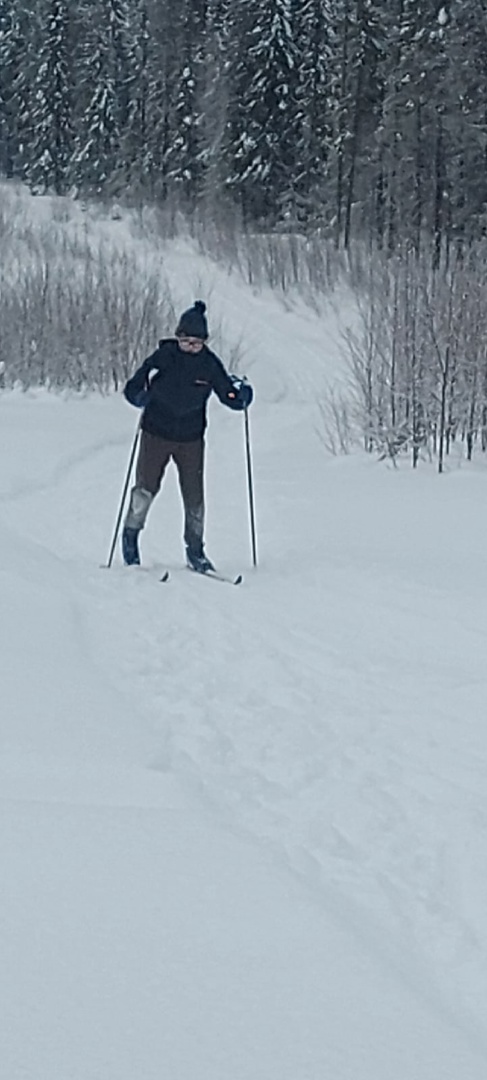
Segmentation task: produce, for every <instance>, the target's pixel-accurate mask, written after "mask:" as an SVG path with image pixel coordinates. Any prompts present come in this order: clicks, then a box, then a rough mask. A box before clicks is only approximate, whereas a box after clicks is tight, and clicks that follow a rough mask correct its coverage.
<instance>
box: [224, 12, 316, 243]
mask: <svg viewBox="0 0 487 1080" xmlns="http://www.w3.org/2000/svg"><path fill="white" fill-rule="evenodd" d="M292 7H293V5H292V0H268V2H267V3H266V4H264V5H262V4H261V3H260V0H248V2H247V3H246V4H245V5H242V6H241V7H240V9H239V11H238V14H237V15H236V17H235V20H234V27H233V40H232V45H231V47H232V49H233V50H234V69H233V73H232V87H231V98H230V102H229V112H228V121H227V139H226V161H227V168H228V174H229V175H228V187H229V190H230V191H231V192H232V194H233V195H234V197H235V198H236V199H237V200H238V201H239V202H240V204H241V206H242V209H243V212H244V215H245V217H246V218H247V219H250V220H251V219H256V218H257V219H261V220H267V221H269V222H272V221H276V220H277V219H279V218H283V217H285V216H286V214H287V213H291V214H293V211H294V205H295V191H294V187H295V181H296V175H297V171H299V165H298V169H297V159H296V147H297V140H298V129H299V105H298V78H299V75H298V54H297V47H296V42H295V39H294V33H295V26H294V25H293V19H292Z"/></svg>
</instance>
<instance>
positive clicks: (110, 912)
mask: <svg viewBox="0 0 487 1080" xmlns="http://www.w3.org/2000/svg"><path fill="white" fill-rule="evenodd" d="M36 206H37V207H38V208H39V212H41V211H42V212H45V213H46V215H47V217H49V213H50V212H51V211H50V209H49V203H48V200H36ZM26 212H27V210H26ZM74 215H75V210H74V209H73V221H72V228H73V229H74V230H76V228H81V229H82V230H84V229H85V227H86V221H85V219H84V218H83V217H82V216H81V217H80V215H79V214H78V218H79V220H78V222H77V224H76V223H75V222H74ZM65 227H66V228H68V227H71V226H68V224H66V226H65ZM93 242H94V243H98V242H103V243H105V244H107V245H108V246H110V244H115V245H117V244H118V245H119V246H120V250H121V251H123V250H124V249H126V248H127V247H133V248H135V247H137V250H138V251H139V253H140V259H141V265H144V264H145V261H146V260H147V263H148V264H151V265H152V264H154V265H157V266H158V267H159V266H160V267H161V281H162V280H163V278H162V275H163V274H165V275H166V277H167V281H168V282H170V286H171V290H172V295H173V300H174V304H175V306H176V308H177V309H182V308H183V307H186V306H187V303H188V289H190V290H192V295H191V299H192V298H193V296H196V295H204V296H205V298H206V299H207V300H208V302H209V305H210V309H211V319H212V326H214V327H215V328H216V342H215V344H216V346H218V342H219V335H221V337H222V339H224V341H225V346H226V348H227V349H228V352H229V354H230V355H234V354H236V353H237V352H238V354H239V358H240V365H239V366H240V370H241V371H242V372H244V371H245V372H247V374H248V375H249V377H250V378H251V380H252V382H253V383H254V384H255V386H256V390H257V394H256V401H255V404H254V405H253V406H252V410H251V414H250V417H251V431H252V439H253V452H254V467H255V484H256V504H257V525H258V548H259V569H258V571H257V572H256V573H255V572H253V571H252V569H250V568H249V562H250V554H249V536H248V520H247V504H246V476H245V459H244V444H243V431H242V425H241V418H239V417H235V416H234V415H231V414H230V413H229V412H228V411H227V410H224V409H222V408H221V407H220V406H219V405H218V404H217V403H215V404H212V406H211V408H210V434H209V439H208V457H207V461H208V475H207V503H208V528H207V546H208V551H209V553H210V555H211V557H212V558H214V559H215V561H216V562H217V564H218V565H219V567H220V568H221V570H222V571H224V572H227V573H234V572H236V571H241V570H243V571H244V573H245V583H244V586H243V587H242V588H239V589H232V588H227V587H225V586H220V585H217V584H216V583H211V582H208V581H204V580H200V579H198V578H197V577H195V576H194V575H190V574H189V573H188V572H187V571H185V570H184V569H183V567H182V547H181V535H180V534H181V524H182V522H181V507H180V502H179V495H178V492H177V487H176V483H175V479H174V475H173V474H172V473H170V474H169V475H168V477H167V479H166V481H165V485H164V489H163V493H162V494H161V496H160V498H159V499H158V500H157V502H156V504H155V505H154V507H153V509H152V511H151V516H150V521H149V524H148V527H147V529H146V531H145V534H144V538H143V558H144V562H145V563H146V565H147V567H148V572H144V571H141V572H138V571H126V570H125V569H124V568H122V567H121V566H120V564H119V562H118V561H117V563H116V565H115V566H114V568H113V569H112V570H111V571H110V572H107V571H102V570H100V569H99V567H100V564H102V563H103V562H104V560H105V559H106V556H107V553H108V548H109V541H110V538H111V531H112V528H113V522H114V518H115V514H116V510H117V505H118V498H119V495H120V491H121V487H122V480H123V475H124V471H125V468H126V465H127V460H128V454H129V449H130V445H131V442H132V439H133V436H134V432H135V425H136V422H137V416H136V414H135V412H134V411H132V410H130V409H129V407H128V406H127V405H126V404H125V403H124V402H123V401H122V400H121V399H120V398H112V399H108V400H107V399H102V398H100V397H97V396H94V395H93V396H88V397H86V399H84V400H74V399H70V398H69V397H68V398H66V399H63V398H62V397H53V396H49V395H47V394H42V393H28V394H25V395H20V394H15V393H14V394H10V393H1V394H0V560H1V561H0V565H1V567H2V569H1V571H0V596H1V603H2V619H1V620H0V664H1V685H2V704H3V707H2V709H1V711H0V811H1V828H0V865H1V866H2V886H1V887H0V955H1V956H2V964H3V961H4V960H5V964H4V965H3V969H4V971H5V974H3V975H1V976H0V1008H1V1009H2V1015H3V1016H4V1017H5V1018H6V1022H5V1029H6V1039H4V1040H3V1043H2V1045H1V1046H0V1077H1V1080H3V1077H4V1076H5V1080H61V1077H62V1078H63V1080H64V1078H65V1077H68V1076H69V1078H70V1080H135V1077H137V1080H156V1077H157V1078H158V1080H159V1078H160V1076H161V1075H162V1074H164V1075H166V1074H167V1075H168V1076H170V1077H171V1080H195V1078H196V1077H197V1078H198V1080H323V1078H324V1077H326V1078H327V1080H328V1078H329V1080H391V1078H393V1080H412V1077H414V1078H415V1080H437V1078H438V1080H439V1078H440V1077H441V1080H458V1078H459V1077H460V1076H461V1077H462V1078H465V1080H485V1075H486V1069H487V1028H486V1024H485V1015H486V1010H485V1002H486V1001H487V923H486V919H485V912H486V911H487V884H486V883H487V855H486V852H487V792H486V785H485V775H486V769H487V736H486V726H485V716H486V705H485V701H486V692H487V675H486V672H485V647H486V639H487V629H486V624H485V610H484V608H485V602H484V598H485V594H486V591H487V562H486V560H485V551H484V548H485V541H484V538H485V534H486V531H487V509H486V507H487V503H486V500H485V482H486V472H485V468H484V467H483V465H482V463H480V464H476V465H474V466H473V467H466V466H464V467H462V468H460V467H458V468H455V462H452V463H451V464H450V469H451V471H450V472H449V473H448V474H447V475H445V476H444V477H442V478H441V480H440V479H439V478H438V477H437V476H436V475H435V474H434V473H433V472H432V470H431V469H430V468H428V467H427V466H422V467H421V469H420V470H419V471H418V472H417V473H412V471H411V470H410V469H409V468H408V467H407V466H405V467H404V468H401V469H399V470H392V469H388V468H387V467H386V466H385V465H379V464H377V463H375V462H373V461H371V460H364V458H363V457H361V456H357V457H350V458H347V459H343V460H337V461H330V460H329V459H328V458H327V457H326V454H325V451H324V448H323V444H322V441H321V438H320V415H319V403H320V400H321V397H322V395H323V391H324V388H325V387H326V385H327V383H328V382H329V381H330V380H332V379H333V378H334V377H336V375H337V373H339V371H340V370H342V368H341V365H342V357H341V353H340V333H341V329H342V328H343V326H344V324H346V322H347V321H351V318H352V314H351V311H350V303H349V300H348V299H347V298H346V297H345V298H343V297H340V298H339V299H340V300H343V305H342V310H341V311H340V313H339V316H338V315H337V314H335V308H334V307H332V306H330V305H329V304H325V303H324V302H323V305H322V308H321V311H318V310H316V311H312V310H311V308H307V307H305V305H304V304H303V302H302V300H301V299H300V298H299V297H287V298H286V302H285V304H282V303H280V302H278V301H277V300H276V298H275V297H274V296H273V294H272V293H270V292H266V291H261V292H258V291H257V290H252V289H249V288H247V287H246V286H244V285H243V284H242V282H241V281H240V280H239V278H238V276H237V274H235V273H232V272H229V271H228V270H224V269H221V268H219V267H217V266H216V265H215V264H214V263H213V262H211V261H210V260H209V259H206V258H204V257H203V256H201V255H199V254H197V253H196V252H195V251H194V250H193V249H191V248H190V246H189V244H188V243H186V242H183V241H180V242H178V243H175V244H169V243H165V244H164V245H163V246H162V248H161V246H160V245H159V244H158V243H157V242H155V243H152V242H151V243H149V241H148V240H147V238H145V239H144V238H142V237H139V238H137V239H136V238H134V235H133V233H131V230H130V228H128V227H127V228H125V225H124V223H123V222H122V223H113V222H109V221H103V219H97V221H96V231H94V233H93ZM223 355H224V356H225V355H226V354H225V352H223ZM167 567H169V568H170V569H171V581H170V582H169V584H168V585H167V586H165V585H161V584H159V582H158V580H157V575H158V572H159V573H160V570H161V569H163V568H167ZM161 1063H163V1064H161Z"/></svg>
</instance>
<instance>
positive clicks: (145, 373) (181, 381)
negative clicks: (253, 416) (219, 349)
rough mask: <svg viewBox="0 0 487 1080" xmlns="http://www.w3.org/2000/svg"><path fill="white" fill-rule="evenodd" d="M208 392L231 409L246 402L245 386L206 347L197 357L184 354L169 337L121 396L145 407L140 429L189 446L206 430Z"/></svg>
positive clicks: (134, 376) (133, 377)
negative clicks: (187, 443) (123, 395)
mask: <svg viewBox="0 0 487 1080" xmlns="http://www.w3.org/2000/svg"><path fill="white" fill-rule="evenodd" d="M213 391H215V394H217V396H218V397H219V398H220V401H222V402H223V404H224V405H228V406H229V408H230V409H244V408H245V406H246V405H248V404H250V401H249V399H248V396H247V394H248V393H249V391H250V387H248V386H247V385H245V386H244V387H242V386H241V384H240V381H239V380H238V379H236V380H234V379H233V378H232V376H230V375H229V374H228V373H227V371H225V368H224V366H223V364H222V362H221V360H219V359H218V357H217V356H216V355H215V353H213V352H211V349H209V348H208V347H207V346H206V345H204V346H203V348H202V349H201V351H200V352H198V353H186V352H183V350H182V349H180V348H179V345H178V342H177V339H175V338H169V339H166V340H164V341H160V342H159V347H158V348H157V349H156V351H155V352H154V353H152V355H151V356H148V357H147V360H144V363H143V364H141V366H140V367H139V368H138V369H137V371H136V372H135V375H133V376H132V378H131V379H129V381H128V383H127V385H126V386H125V389H124V394H125V397H126V399H127V401H129V402H130V404H131V405H137V406H139V407H140V406H141V405H142V406H143V407H144V412H143V415H142V423H141V427H142V430H143V431H147V432H148V433H149V434H150V435H159V436H161V438H163V439H171V440H174V442H192V441H193V439H199V438H201V436H202V435H203V433H204V431H205V428H206V423H207V420H206V403H207V401H208V398H209V396H210V394H211V393H212V392H213ZM250 396H251V391H250Z"/></svg>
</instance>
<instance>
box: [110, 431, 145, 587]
mask: <svg viewBox="0 0 487 1080" xmlns="http://www.w3.org/2000/svg"><path fill="white" fill-rule="evenodd" d="M139 435H140V420H139V423H138V424H137V431H136V432H135V439H134V441H133V444H132V449H131V451H130V460H129V463H128V468H127V475H126V477H125V482H124V485H123V491H122V498H121V499H120V507H119V511H118V516H117V520H116V523H115V531H114V533H113V540H112V546H111V548H110V554H109V556H108V562H107V563H106V569H107V570H109V569H110V567H111V565H112V562H113V555H114V552H115V544H116V543H117V539H118V534H119V531H120V522H121V520H122V514H123V508H124V506H125V499H126V498H127V491H128V486H129V484H130V477H131V474H132V468H133V464H134V458H135V452H136V450H137V443H138V441H139Z"/></svg>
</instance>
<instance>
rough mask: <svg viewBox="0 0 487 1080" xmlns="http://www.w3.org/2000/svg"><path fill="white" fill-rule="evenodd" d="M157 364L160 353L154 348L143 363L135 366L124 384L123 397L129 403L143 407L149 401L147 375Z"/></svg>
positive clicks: (158, 364)
mask: <svg viewBox="0 0 487 1080" xmlns="http://www.w3.org/2000/svg"><path fill="white" fill-rule="evenodd" d="M159 366H160V353H159V349H156V351H155V352H154V353H151V355H150V356H148V357H147V360H144V363H143V364H141V365H140V367H139V368H137V371H136V372H135V374H134V375H132V378H131V379H129V380H128V382H127V383H126V384H125V386H124V389H123V393H124V397H125V398H126V399H127V401H128V402H129V403H130V405H135V406H136V408H138V409H140V408H142V409H143V408H145V406H146V405H147V403H148V401H149V393H150V389H149V375H150V373H151V371H153V369H154V368H158V367H159Z"/></svg>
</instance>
